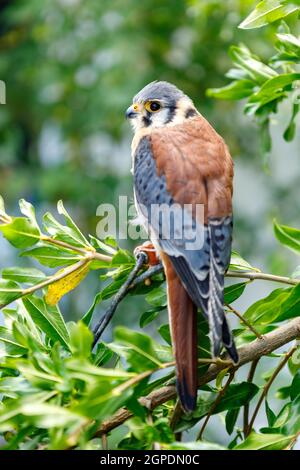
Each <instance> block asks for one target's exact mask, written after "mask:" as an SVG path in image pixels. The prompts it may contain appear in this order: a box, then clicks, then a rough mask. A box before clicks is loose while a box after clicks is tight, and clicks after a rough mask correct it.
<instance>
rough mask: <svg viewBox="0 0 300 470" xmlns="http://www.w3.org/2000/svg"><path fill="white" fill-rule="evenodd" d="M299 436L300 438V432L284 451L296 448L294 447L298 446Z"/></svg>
mask: <svg viewBox="0 0 300 470" xmlns="http://www.w3.org/2000/svg"><path fill="white" fill-rule="evenodd" d="M299 436H300V431H298V432H297V433H296V434H295V435H294V437H293V439H292V440H291V441H290V442H289V443H288V445H287V446H286V447H285V448H284V449H283V450H291V449H292V448H293V447H294V445H295V444H296V442H297V440H298V438H299Z"/></svg>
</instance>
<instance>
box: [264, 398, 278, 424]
mask: <svg viewBox="0 0 300 470" xmlns="http://www.w3.org/2000/svg"><path fill="white" fill-rule="evenodd" d="M265 408H266V415H267V420H268V426H269V427H270V428H272V427H273V425H274V423H275V421H276V415H275V413H274V412H273V411H272V410H271V408H270V406H269V404H268V401H267V400H266V401H265Z"/></svg>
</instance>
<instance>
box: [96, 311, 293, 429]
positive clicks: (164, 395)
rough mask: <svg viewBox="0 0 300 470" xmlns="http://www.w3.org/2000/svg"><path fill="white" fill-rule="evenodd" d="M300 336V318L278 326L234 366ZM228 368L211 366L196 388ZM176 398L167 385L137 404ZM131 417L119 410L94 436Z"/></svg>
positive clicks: (249, 347)
mask: <svg viewBox="0 0 300 470" xmlns="http://www.w3.org/2000/svg"><path fill="white" fill-rule="evenodd" d="M299 336H300V318H295V319H293V320H291V321H290V322H288V323H286V324H284V325H282V326H280V327H279V328H277V329H276V330H273V331H271V332H270V333H267V334H265V335H264V337H263V339H262V340H260V339H256V340H254V341H252V342H251V343H249V344H247V345H246V346H243V347H241V348H239V350H238V354H239V358H240V360H239V364H238V366H235V369H236V368H239V367H241V366H243V365H244V364H247V363H249V362H253V361H255V360H256V359H259V358H260V357H262V356H265V355H267V354H270V353H271V352H273V351H275V350H276V349H278V348H280V347H281V346H284V345H285V344H287V343H289V342H290V341H293V340H294V339H296V338H298V337H299ZM225 367H228V363H227V364H226V362H224V363H223V364H222V363H218V364H212V365H211V366H210V367H209V368H208V370H207V372H206V373H205V374H203V375H202V376H201V377H199V379H198V387H202V386H203V385H205V384H207V383H209V382H211V381H212V380H214V379H215V378H216V377H217V375H218V374H219V372H220V371H221V370H222V369H224V368H225ZM175 397H176V388H175V386H173V385H168V386H164V387H161V388H160V389H158V390H154V391H153V392H151V393H150V394H149V395H147V396H146V397H141V398H140V399H139V402H140V404H141V405H143V406H146V407H147V408H148V409H151V410H153V409H154V408H156V407H157V406H159V405H161V404H163V403H165V402H167V401H169V400H173V399H174V398H175ZM132 416H133V414H132V412H130V411H129V410H128V409H126V408H121V409H120V410H119V411H117V413H116V414H115V415H113V416H112V417H111V418H110V419H108V420H107V421H104V422H103V423H102V424H101V426H100V428H99V429H98V431H97V432H96V436H101V434H102V433H103V432H106V433H107V432H109V431H111V430H112V429H114V428H116V427H118V426H120V425H121V424H123V423H124V422H125V421H126V420H127V419H129V418H131V417H132Z"/></svg>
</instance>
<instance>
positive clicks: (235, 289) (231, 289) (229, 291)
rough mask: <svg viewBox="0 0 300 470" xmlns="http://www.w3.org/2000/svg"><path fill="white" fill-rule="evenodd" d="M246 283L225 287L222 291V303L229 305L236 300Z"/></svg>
mask: <svg viewBox="0 0 300 470" xmlns="http://www.w3.org/2000/svg"><path fill="white" fill-rule="evenodd" d="M247 284H248V283H247V282H238V283H236V284H232V285H231V286H228V287H225V289H224V302H225V303H226V304H231V303H232V302H234V301H235V300H237V299H238V298H239V297H240V296H241V295H242V293H243V292H244V290H245V287H246V285H247Z"/></svg>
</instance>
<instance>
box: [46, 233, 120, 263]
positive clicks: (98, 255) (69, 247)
mask: <svg viewBox="0 0 300 470" xmlns="http://www.w3.org/2000/svg"><path fill="white" fill-rule="evenodd" d="M40 239H41V241H43V242H44V243H49V244H50V245H56V246H59V247H61V248H65V249H67V250H72V251H76V252H77V253H80V254H81V255H83V256H86V255H87V254H88V255H89V256H91V257H92V258H94V259H99V260H101V261H107V262H111V260H112V256H108V255H103V254H102V253H98V252H97V251H96V250H95V248H93V247H92V246H87V247H86V248H80V247H79V246H74V245H70V244H69V243H66V242H63V241H61V240H56V239H55V238H51V237H48V236H47V235H41V237H40Z"/></svg>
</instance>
